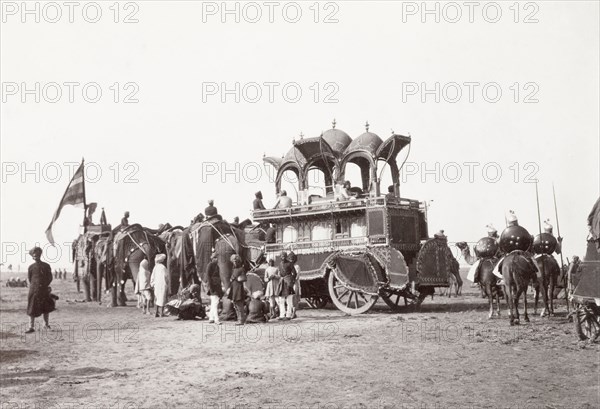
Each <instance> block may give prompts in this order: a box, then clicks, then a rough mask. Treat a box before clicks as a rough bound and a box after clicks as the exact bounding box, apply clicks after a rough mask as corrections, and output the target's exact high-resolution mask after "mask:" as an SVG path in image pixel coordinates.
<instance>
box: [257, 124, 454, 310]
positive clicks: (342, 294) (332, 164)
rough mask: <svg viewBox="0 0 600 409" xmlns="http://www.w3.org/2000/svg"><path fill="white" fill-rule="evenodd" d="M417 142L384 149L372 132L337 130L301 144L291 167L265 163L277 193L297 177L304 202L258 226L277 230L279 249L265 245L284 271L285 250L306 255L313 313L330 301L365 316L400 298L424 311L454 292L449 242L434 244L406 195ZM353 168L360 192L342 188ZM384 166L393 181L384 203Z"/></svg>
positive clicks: (286, 161)
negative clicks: (404, 177)
mask: <svg viewBox="0 0 600 409" xmlns="http://www.w3.org/2000/svg"><path fill="white" fill-rule="evenodd" d="M410 141H411V138H410V137H409V136H402V135H396V134H393V135H392V136H391V137H389V138H388V139H387V140H385V141H383V140H382V139H381V138H380V137H379V136H377V135H376V134H374V133H372V132H369V131H368V126H367V132H365V133H363V134H362V135H360V136H359V137H357V138H356V139H354V140H352V139H351V138H350V136H348V135H347V134H346V133H345V132H343V131H341V130H339V129H336V128H335V122H334V126H333V128H332V129H330V130H328V131H326V132H325V133H323V134H322V135H321V136H319V137H315V138H301V139H299V140H295V141H294V143H293V147H292V149H291V150H290V151H289V152H288V153H287V155H285V156H283V157H282V158H279V157H265V158H264V161H265V162H266V163H268V164H270V165H272V166H273V167H274V168H275V169H276V172H277V173H276V177H275V188H276V191H277V193H278V194H279V193H281V192H282V181H283V180H284V178H285V177H286V176H285V175H286V174H288V175H289V173H290V172H291V174H292V176H293V180H294V182H295V184H297V190H295V192H296V196H297V197H296V202H295V203H293V204H292V206H291V207H286V208H277V209H269V210H257V211H254V213H253V218H254V221H255V222H258V223H260V224H261V226H262V227H263V228H264V229H266V228H267V227H268V226H271V227H272V228H273V227H274V228H275V229H276V240H275V242H274V243H267V244H265V245H264V251H265V253H266V255H267V257H270V258H273V259H275V260H276V262H278V261H279V260H278V258H279V255H280V253H281V252H282V251H288V252H289V251H293V252H294V253H295V254H296V255H297V257H298V261H297V264H298V265H299V267H300V270H301V273H300V276H299V279H300V282H301V292H302V297H303V298H305V299H306V300H307V301H308V302H309V303H310V304H311V305H313V306H322V305H324V304H325V303H327V302H328V301H329V300H331V301H332V302H333V303H334V304H335V305H336V306H337V307H338V308H339V309H340V310H342V311H344V312H347V313H350V314H359V313H363V312H366V311H367V310H369V309H370V308H371V307H372V306H373V305H374V304H375V303H376V302H377V299H378V297H379V296H381V297H382V298H383V300H384V301H385V302H386V303H387V304H388V305H389V306H390V307H392V308H393V309H398V308H400V306H401V305H400V300H401V299H404V301H405V303H406V302H413V303H420V302H421V301H422V300H423V299H424V297H425V296H427V295H430V294H433V291H434V287H447V286H448V274H450V269H451V264H452V263H451V257H452V255H451V252H450V249H449V248H448V246H447V244H446V242H445V241H440V240H436V239H431V240H428V231H427V218H426V208H425V207H424V206H425V205H424V203H422V202H419V201H416V200H410V199H404V198H401V197H400V194H399V192H400V183H399V168H398V164H397V162H396V158H397V156H398V154H399V152H400V151H401V150H402V149H403V148H405V147H407V146H408V145H409V144H410ZM350 163H353V164H355V165H357V166H358V167H359V169H360V176H361V181H360V187H359V188H351V189H348V188H347V187H346V188H344V187H343V184H344V181H345V178H346V167H347V165H348V164H350ZM382 167H387V168H389V170H388V169H385V170H388V171H390V172H391V179H392V182H393V185H392V186H391V187H390V188H389V189H387V188H386V189H385V190H386V191H388V193H387V194H385V195H383V194H382V193H381V186H380V184H381V179H380V176H378V172H379V173H381V172H382V171H383V170H384V169H383V168H382ZM315 170H316V171H318V172H320V174H321V175H322V176H323V180H324V187H323V192H322V194H311V193H314V190H313V189H311V186H310V185H309V172H311V171H315ZM288 179H290V178H288ZM425 240H426V242H425V243H424V244H422V241H425Z"/></svg>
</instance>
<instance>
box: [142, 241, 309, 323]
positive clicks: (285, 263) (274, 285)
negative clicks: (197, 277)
mask: <svg viewBox="0 0 600 409" xmlns="http://www.w3.org/2000/svg"><path fill="white" fill-rule="evenodd" d="M280 259H281V261H280V263H279V266H275V262H274V260H273V259H269V260H268V263H267V266H266V268H265V269H264V282H263V281H262V280H263V277H260V280H257V281H258V282H259V284H258V286H257V285H256V282H254V283H253V284H248V283H247V281H248V275H250V274H255V275H256V271H258V270H256V269H255V270H252V271H246V270H245V268H244V266H243V263H242V259H241V258H240V256H238V255H233V256H232V257H231V262H232V265H233V271H232V272H231V278H230V280H229V283H223V282H222V279H223V278H222V277H221V273H220V271H219V264H218V262H217V255H216V254H213V255H212V256H211V262H210V263H209V264H208V265H207V267H206V277H207V282H206V283H204V284H200V283H194V284H191V285H190V286H188V287H187V288H185V289H182V290H181V291H180V292H179V294H178V295H177V298H176V299H173V300H169V288H170V276H169V273H168V271H167V269H166V267H165V262H166V256H165V255H164V254H158V255H157V256H156V257H155V260H154V261H155V266H154V268H153V269H152V271H150V270H149V268H148V261H147V260H143V261H142V262H141V263H140V269H139V272H138V277H137V282H136V289H135V292H136V294H137V295H138V307H139V308H142V309H143V314H151V311H150V307H151V305H152V304H153V305H154V306H155V308H156V309H155V311H154V316H155V317H163V316H165V315H174V316H177V317H178V318H179V319H196V318H201V319H202V318H206V315H207V312H208V320H209V321H208V322H209V323H214V324H217V325H219V324H220V323H221V321H224V320H236V321H237V323H236V325H244V324H245V323H246V322H266V321H268V320H270V319H279V320H290V319H293V318H296V309H297V308H298V303H299V302H300V282H299V280H298V275H299V273H300V268H299V266H298V265H297V264H296V261H297V257H296V255H295V254H294V253H293V252H290V253H289V254H288V253H286V252H282V253H281V256H280ZM226 284H228V285H226ZM201 285H205V289H206V294H207V295H208V297H209V298H210V303H209V306H208V311H206V310H205V307H204V305H203V304H202V300H201V296H200V292H201Z"/></svg>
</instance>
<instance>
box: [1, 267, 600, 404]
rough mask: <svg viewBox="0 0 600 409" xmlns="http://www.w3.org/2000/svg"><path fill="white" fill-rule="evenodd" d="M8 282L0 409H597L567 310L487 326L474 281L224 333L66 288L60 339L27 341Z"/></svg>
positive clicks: (37, 336)
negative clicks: (421, 299) (402, 304)
mask: <svg viewBox="0 0 600 409" xmlns="http://www.w3.org/2000/svg"><path fill="white" fill-rule="evenodd" d="M5 277H6V276H4V278H5ZM0 285H1V286H2V287H1V288H0V296H1V302H0V312H1V315H0V317H1V330H2V334H1V347H0V365H1V366H0V380H1V390H0V401H1V402H2V405H1V408H2V409H4V408H25V407H27V408H34V407H35V408H46V407H52V408H63V407H64V408H83V407H86V408H88V407H89V408H92V407H94V408H95V407H110V408H155V407H156V408H160V407H162V408H167V407H190V408H236V407H237V408H304V407H306V408H327V409H337V408H380V409H383V408H407V409H409V408H415V409H417V408H418V409H428V408H514V409H517V408H519V409H521V408H528V409H531V408H599V407H600V387H599V385H600V375H599V374H600V371H599V350H600V349H599V346H598V345H597V344H589V343H586V342H580V341H578V340H577V337H576V335H575V331H574V328H573V324H571V323H569V322H568V321H567V320H566V318H565V317H566V307H565V305H564V301H563V302H562V303H561V304H560V306H559V307H558V309H557V313H558V314H557V316H556V317H552V318H550V319H548V318H540V317H539V316H533V314H531V323H529V324H523V325H520V326H516V327H510V326H509V323H508V315H507V310H506V308H507V307H506V305H505V304H504V303H503V306H502V313H503V316H502V317H501V318H500V319H498V318H494V319H493V320H488V319H487V301H486V300H482V299H481V298H480V297H479V296H478V293H477V290H476V289H474V288H469V287H468V285H466V286H465V288H464V290H463V293H464V294H463V296H462V297H459V298H454V297H453V298H451V299H448V298H444V297H439V296H436V297H435V298H434V299H433V300H431V299H430V298H429V299H427V300H426V301H425V303H424V305H423V308H422V310H421V311H420V312H418V313H416V312H413V311H406V312H402V313H391V312H390V310H389V309H388V308H387V307H386V306H385V304H383V303H382V302H380V304H378V305H376V306H375V308H374V309H373V310H372V311H370V312H369V313H367V314H364V315H361V316H353V317H350V316H345V315H344V314H343V313H341V312H339V311H338V310H336V309H333V307H331V306H330V307H328V308H326V309H324V310H311V309H308V308H307V307H306V306H305V308H304V309H302V310H301V311H300V312H299V318H298V319H297V320H293V321H289V322H271V323H267V324H252V325H246V326H244V327H235V326H233V325H231V324H226V325H223V326H221V327H217V326H215V325H212V324H208V323H207V322H206V321H195V322H194V321H176V320H175V319H174V318H171V317H169V318H154V317H151V316H148V315H145V316H144V315H142V314H141V311H140V310H139V309H137V308H136V307H135V306H134V304H135V303H134V302H130V303H129V304H130V306H129V307H119V308H112V309H111V308H107V307H106V306H105V305H102V306H100V305H98V303H81V302H73V301H74V300H78V299H81V298H82V294H77V293H76V291H75V284H74V283H73V282H71V281H70V280H65V281H62V282H55V283H53V285H52V287H53V289H54V292H55V293H56V294H58V295H59V296H60V297H61V299H60V301H58V310H57V311H56V312H54V313H52V314H51V326H52V330H51V331H45V330H41V329H40V328H38V329H37V331H36V332H35V333H34V334H30V335H24V334H23V331H24V330H25V329H26V325H27V316H26V315H25V307H26V299H27V289H26V288H6V287H4V285H5V283H4V282H2V283H0ZM128 290H129V291H131V286H130V285H128ZM130 299H133V297H132V295H131V294H130ZM39 324H40V323H38V322H36V325H39Z"/></svg>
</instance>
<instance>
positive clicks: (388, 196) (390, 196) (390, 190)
mask: <svg viewBox="0 0 600 409" xmlns="http://www.w3.org/2000/svg"><path fill="white" fill-rule="evenodd" d="M385 200H386V201H388V202H390V201H391V202H393V201H395V200H396V194H395V193H394V185H389V186H388V192H387V194H386V195H385Z"/></svg>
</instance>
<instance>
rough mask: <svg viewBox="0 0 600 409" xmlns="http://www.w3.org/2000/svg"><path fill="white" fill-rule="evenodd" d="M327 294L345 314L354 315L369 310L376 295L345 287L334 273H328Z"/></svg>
mask: <svg viewBox="0 0 600 409" xmlns="http://www.w3.org/2000/svg"><path fill="white" fill-rule="evenodd" d="M329 295H330V296H331V301H333V303H334V304H335V306H336V307H337V308H338V309H339V310H340V311H343V312H345V313H346V314H350V315H355V314H362V313H364V312H367V311H369V309H371V307H372V306H373V305H375V303H376V302H377V298H378V297H377V296H376V295H370V294H365V293H363V292H360V291H355V290H351V289H349V288H347V287H346V286H345V285H344V284H343V283H342V282H341V281H339V280H338V279H337V277H336V276H335V273H334V272H333V271H332V272H330V273H329Z"/></svg>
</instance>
